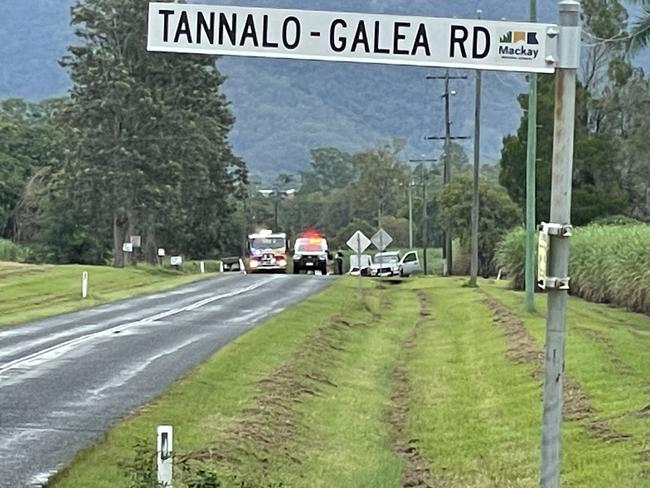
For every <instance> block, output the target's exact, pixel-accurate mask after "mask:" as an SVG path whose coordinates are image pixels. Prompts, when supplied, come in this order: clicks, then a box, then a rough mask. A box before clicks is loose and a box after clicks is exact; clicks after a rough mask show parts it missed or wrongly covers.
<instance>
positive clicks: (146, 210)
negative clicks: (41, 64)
mask: <svg viewBox="0 0 650 488" xmlns="http://www.w3.org/2000/svg"><path fill="white" fill-rule="evenodd" d="M147 7H148V3H147V2H142V1H139V0H85V1H84V2H81V3H78V4H77V5H75V6H74V7H73V8H72V23H73V25H74V26H75V27H76V35H77V36H78V38H79V39H80V40H81V41H83V42H82V44H81V45H76V46H72V47H70V48H69V55H68V56H66V57H64V58H63V60H62V65H63V66H65V67H66V68H67V69H68V71H69V73H70V77H71V79H72V83H73V87H72V89H71V92H70V96H71V103H70V105H69V106H68V108H67V110H66V112H65V114H64V115H65V121H66V123H67V124H68V125H69V127H70V134H69V136H70V139H71V142H72V145H73V152H72V156H71V158H70V159H69V161H68V164H67V167H66V170H65V171H66V172H67V176H68V180H69V181H72V182H74V187H73V188H71V189H70V191H71V192H72V193H80V194H81V195H82V196H84V195H86V196H87V195H88V194H92V195H93V196H94V199H95V200H96V202H95V205H94V209H93V220H95V221H96V222H98V225H97V231H98V232H103V231H104V229H105V228H106V227H107V225H108V226H110V227H111V229H112V231H111V233H112V248H113V261H114V264H115V265H121V264H123V263H124V254H123V252H122V243H123V242H125V241H128V239H129V236H130V235H132V234H140V235H143V244H144V246H145V252H146V254H147V255H148V256H149V257H150V258H153V257H154V256H155V249H156V248H157V247H158V246H159V245H164V246H165V247H169V248H171V249H174V250H175V251H177V252H182V251H184V252H186V253H189V254H191V255H198V254H205V253H208V252H210V251H212V250H214V249H215V248H217V247H218V246H219V240H220V239H222V238H223V234H222V229H223V224H224V223H225V221H226V220H227V217H228V215H229V214H230V212H231V211H232V203H233V197H232V195H233V194H235V193H236V189H237V187H238V183H239V182H243V181H244V180H245V178H246V168H245V165H244V164H243V162H242V161H240V160H239V159H238V158H237V157H235V156H234V155H233V154H232V151H231V149H230V146H229V143H228V132H229V131H230V129H231V128H232V125H233V123H234V119H233V116H232V114H231V113H230V110H229V107H228V103H227V101H226V99H225V97H224V96H223V94H222V93H221V92H220V91H219V88H220V86H221V84H222V83H223V77H222V76H221V74H220V73H219V71H218V69H217V68H216V66H215V63H214V59H213V58H210V57H200V56H188V55H174V54H161V53H149V52H147V51H146V26H147Z"/></svg>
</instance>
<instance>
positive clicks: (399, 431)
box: [386, 290, 451, 488]
mask: <svg viewBox="0 0 650 488" xmlns="http://www.w3.org/2000/svg"><path fill="white" fill-rule="evenodd" d="M415 293H416V295H417V297H418V303H419V306H420V311H419V315H420V317H419V319H418V321H417V322H416V323H415V326H414V327H413V330H412V331H411V332H410V333H409V334H408V336H407V337H406V338H405V340H404V342H403V343H402V354H401V357H400V359H399V360H398V362H397V364H396V365H395V367H394V369H393V373H392V383H393V387H392V394H391V404H390V407H389V409H388V412H387V413H386V422H387V423H388V425H389V426H390V430H391V434H392V444H393V445H392V448H393V451H394V452H395V453H397V454H398V455H399V456H400V458H401V459H402V463H403V471H402V480H401V486H402V487H403V488H448V487H450V486H451V485H449V484H448V483H447V482H445V481H442V480H437V479H435V477H434V476H433V474H432V473H431V470H430V468H429V467H428V464H429V463H428V461H427V460H426V459H425V458H424V457H423V456H422V453H421V452H420V447H419V444H420V441H419V439H416V438H412V437H411V436H410V435H409V433H408V432H407V419H408V415H409V410H410V396H411V395H410V392H411V382H410V379H409V375H408V370H407V367H406V360H407V357H408V353H409V350H411V349H413V348H414V347H415V346H416V344H417V338H418V333H419V332H420V330H421V329H422V327H423V326H425V325H426V324H428V323H429V322H430V321H431V320H433V319H432V318H431V310H430V309H429V300H428V297H427V293H426V291H425V290H416V291H415Z"/></svg>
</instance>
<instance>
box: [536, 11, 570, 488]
mask: <svg viewBox="0 0 650 488" xmlns="http://www.w3.org/2000/svg"><path fill="white" fill-rule="evenodd" d="M579 25H580V3H579V2H577V1H575V0H563V1H562V2H560V19H559V26H560V27H559V50H558V52H559V59H558V63H557V69H556V74H555V127H554V133H553V141H554V142H553V174H552V184H551V223H550V225H551V226H555V227H556V228H558V229H559V230H558V231H557V232H554V233H553V235H551V241H550V255H549V270H548V271H549V272H548V276H549V278H550V284H549V286H548V287H549V290H550V291H549V293H548V305H547V307H548V309H547V315H546V346H545V352H544V397H543V398H544V407H543V413H542V444H541V466H540V482H539V486H540V488H559V486H560V446H561V432H562V429H561V427H562V403H563V402H562V386H563V383H564V341H565V331H566V301H567V295H568V292H569V277H568V274H569V239H568V238H567V237H568V235H570V233H569V232H567V231H568V230H569V229H570V225H571V189H572V187H571V184H572V174H573V150H574V132H575V126H574V121H575V98H576V73H577V68H578V65H579V60H580V27H579Z"/></svg>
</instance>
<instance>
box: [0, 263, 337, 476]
mask: <svg viewBox="0 0 650 488" xmlns="http://www.w3.org/2000/svg"><path fill="white" fill-rule="evenodd" d="M330 282H331V278H328V277H325V276H313V275H312V276H305V275H299V276H294V275H249V276H243V275H240V274H236V275H226V276H223V277H219V278H216V279H210V280H206V281H201V282H198V283H194V284H192V285H189V286H185V287H182V288H179V289H176V290H173V291H168V292H162V293H157V294H154V295H149V296H145V297H140V298H135V299H131V300H125V301H121V302H117V303H114V304H109V305H103V306H100V307H97V308H94V309H90V310H85V311H79V312H74V313H70V314H66V315H61V316H57V317H54V318H51V319H45V320H39V321H37V322H33V323H30V324H25V325H21V326H17V327H11V328H8V329H0V487H2V488H5V487H6V488H18V487H28V486H41V484H42V483H43V482H45V481H46V480H47V479H48V478H49V477H50V476H51V475H52V474H53V473H54V472H56V470H57V469H60V468H61V467H62V465H64V464H65V463H66V462H67V461H69V460H70V459H71V458H72V456H73V455H74V453H75V452H76V451H77V450H78V449H79V448H81V447H84V446H86V445H88V444H89V443H91V442H93V441H95V440H97V439H98V438H100V437H101V435H102V433H103V432H104V431H105V430H106V429H107V428H108V427H109V426H110V425H111V424H113V423H114V422H115V421H117V420H118V419H120V418H122V417H123V416H124V415H126V414H128V413H129V412H130V411H132V410H133V409H134V408H135V407H137V406H139V405H142V404H143V403H145V402H146V401H147V400H149V399H151V398H153V397H155V396H156V395H157V394H159V393H160V392H162V391H164V389H165V388H166V387H167V386H168V385H169V384H170V383H172V382H173V381H174V380H175V379H177V378H178V377H179V376H181V375H182V374H183V373H185V372H187V371H188V370H189V369H191V368H192V367H194V366H195V365H196V364H198V363H200V362H201V361H202V360H204V359H205V358H207V357H209V356H210V355H211V354H212V353H214V352H215V351H216V350H217V349H219V348H220V347H221V346H223V345H224V344H226V343H228V342H229V341H231V340H232V339H234V338H236V337H237V336H239V335H241V334H242V333H244V332H246V331H247V330H249V329H251V328H253V327H255V326H256V325H257V324H258V323H259V322H260V321H262V320H263V319H265V318H267V317H269V316H270V315H273V314H275V313H277V312H279V311H281V310H283V309H284V308H286V307H287V306H289V305H292V304H294V303H297V302H299V301H301V300H302V299H304V298H306V297H307V296H309V295H311V294H312V293H314V292H316V291H319V290H321V289H323V288H324V287H326V286H327V285H328V284H329V283H330Z"/></svg>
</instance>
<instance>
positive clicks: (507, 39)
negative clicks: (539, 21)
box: [499, 31, 539, 60]
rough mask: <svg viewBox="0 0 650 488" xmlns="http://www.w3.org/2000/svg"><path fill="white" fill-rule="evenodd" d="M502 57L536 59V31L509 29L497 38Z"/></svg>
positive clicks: (537, 45) (537, 47)
mask: <svg viewBox="0 0 650 488" xmlns="http://www.w3.org/2000/svg"><path fill="white" fill-rule="evenodd" d="M499 54H500V55H501V57H502V58H503V59H530V60H533V59H536V58H537V55H538V54H539V40H538V39H537V32H523V31H510V32H506V33H505V34H504V35H502V36H501V38H500V39H499Z"/></svg>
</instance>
